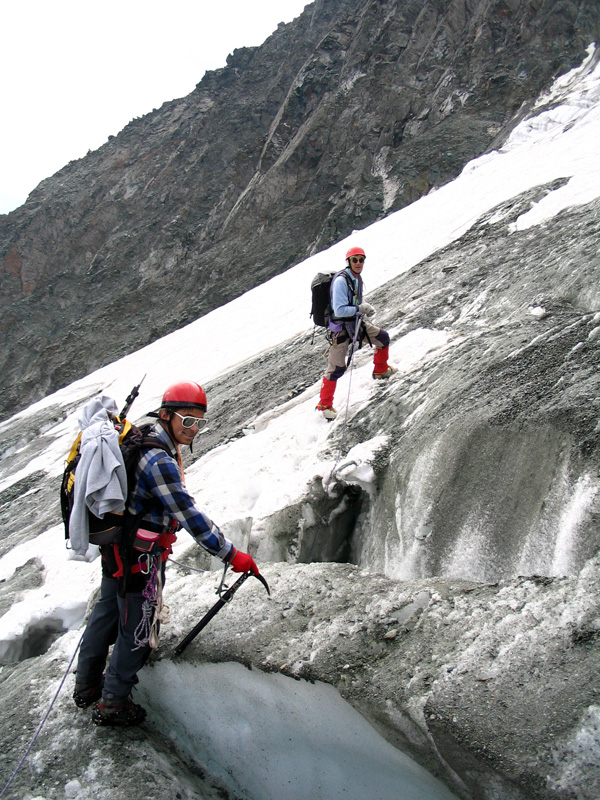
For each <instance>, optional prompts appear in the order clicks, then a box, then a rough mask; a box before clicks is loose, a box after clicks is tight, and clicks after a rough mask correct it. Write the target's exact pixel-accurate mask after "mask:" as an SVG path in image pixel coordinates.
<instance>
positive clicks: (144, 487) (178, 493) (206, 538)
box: [127, 424, 233, 561]
mask: <svg viewBox="0 0 600 800" xmlns="http://www.w3.org/2000/svg"><path fill="white" fill-rule="evenodd" d="M150 436H156V437H157V438H158V439H160V440H161V442H164V443H165V444H166V445H167V446H168V447H169V450H170V452H171V453H172V455H169V454H168V453H166V452H165V451H164V450H158V449H157V450H154V449H153V448H151V447H149V448H145V449H144V450H143V451H142V456H141V458H140V460H139V463H138V466H137V469H136V472H135V480H134V488H133V491H132V492H131V493H130V495H129V500H128V505H127V510H128V511H129V512H130V513H131V514H139V513H140V512H141V511H143V510H144V508H147V507H148V508H149V510H148V511H147V512H146V513H145V514H144V516H143V517H142V522H141V527H144V526H146V525H148V527H150V528H151V529H152V530H156V531H160V532H166V531H167V530H169V527H170V525H171V520H172V519H173V518H174V519H175V520H176V521H177V522H178V523H179V526H181V527H183V528H185V529H186V530H187V531H188V532H189V533H191V535H192V536H193V537H194V539H195V540H196V542H197V543H198V544H199V545H201V546H202V547H204V549H205V550H208V552H209V553H210V554H211V555H213V556H216V557H217V558H220V559H222V560H223V561H225V560H226V559H228V558H229V556H230V555H231V554H232V553H233V545H232V543H231V542H230V541H229V540H228V539H226V538H225V537H224V536H223V534H222V533H221V531H220V530H219V528H218V527H217V526H216V525H215V524H214V522H213V521H212V520H211V519H209V518H208V517H207V516H206V515H205V514H203V513H202V512H201V511H200V510H199V509H198V507H197V506H196V503H195V501H194V498H193V497H192V496H191V494H190V493H189V492H188V490H187V489H186V487H185V484H184V483H183V478H182V475H181V470H180V469H179V464H178V463H177V458H176V456H177V453H176V450H175V447H174V445H173V442H172V441H171V438H170V436H169V435H168V433H167V431H166V430H165V429H164V428H163V427H162V425H160V424H156V425H155V426H154V427H153V428H152V431H151V432H150ZM157 501H158V502H157ZM150 504H151V505H150Z"/></svg>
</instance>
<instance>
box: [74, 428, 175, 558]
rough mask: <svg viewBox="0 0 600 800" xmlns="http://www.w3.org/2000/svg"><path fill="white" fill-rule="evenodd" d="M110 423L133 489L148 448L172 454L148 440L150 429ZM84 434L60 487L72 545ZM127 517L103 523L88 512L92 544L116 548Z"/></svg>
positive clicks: (118, 516) (106, 518)
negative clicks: (71, 526)
mask: <svg viewBox="0 0 600 800" xmlns="http://www.w3.org/2000/svg"><path fill="white" fill-rule="evenodd" d="M111 421H112V422H113V424H114V426H115V430H117V431H118V432H119V449H120V450H121V454H122V456H123V463H124V465H125V471H126V473H127V486H128V487H129V489H130V488H131V485H132V482H133V478H134V476H135V470H136V467H137V464H138V461H139V459H140V456H141V453H142V450H143V449H144V448H148V447H157V448H159V449H160V450H165V451H166V452H169V449H168V447H167V445H166V444H163V442H161V441H160V440H159V439H157V438H156V437H152V436H148V433H149V431H150V429H151V427H152V426H151V425H144V426H143V427H142V428H138V427H136V426H135V425H132V424H131V422H129V420H127V419H123V420H121V419H120V418H119V417H112V416H111ZM80 444H81V433H80V434H79V435H78V436H77V438H76V439H75V441H74V442H73V446H72V447H71V450H70V452H69V455H68V456H67V464H66V466H65V470H64V472H63V477H62V481H61V486H60V507H61V512H62V519H63V524H64V527H65V540H67V542H68V541H69V538H70V536H69V521H70V518H71V512H72V510H73V503H74V498H75V481H76V479H77V465H78V464H79V461H80V459H81V452H80ZM125 520H126V514H125V512H123V513H119V514H116V513H109V514H105V515H104V517H103V518H102V519H100V518H99V517H96V516H95V515H94V514H93V513H92V512H91V511H90V510H89V509H88V522H89V529H90V534H89V541H90V544H96V545H103V544H115V543H118V542H120V541H121V538H122V534H123V529H124V525H125Z"/></svg>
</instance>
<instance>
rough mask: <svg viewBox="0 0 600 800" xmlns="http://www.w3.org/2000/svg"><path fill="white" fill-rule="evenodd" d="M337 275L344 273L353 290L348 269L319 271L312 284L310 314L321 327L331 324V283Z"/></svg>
mask: <svg viewBox="0 0 600 800" xmlns="http://www.w3.org/2000/svg"><path fill="white" fill-rule="evenodd" d="M336 275H343V276H344V278H345V279H346V283H347V284H348V287H349V288H350V290H351V291H352V290H353V288H354V287H353V286H352V281H351V280H350V278H349V277H348V275H347V273H346V270H341V271H340V270H338V271H336V272H317V274H316V275H315V277H314V278H313V279H312V283H311V284H310V290H311V292H312V307H311V310H310V316H311V317H312V318H313V322H314V323H315V325H318V326H319V327H321V328H327V327H328V326H329V320H330V318H331V316H332V312H331V284H332V282H333V279H334V278H335V277H336Z"/></svg>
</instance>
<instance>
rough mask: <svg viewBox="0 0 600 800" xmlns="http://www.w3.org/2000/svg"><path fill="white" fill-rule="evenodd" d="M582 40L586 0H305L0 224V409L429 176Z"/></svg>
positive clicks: (498, 136) (282, 265) (230, 288)
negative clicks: (296, 12)
mask: <svg viewBox="0 0 600 800" xmlns="http://www.w3.org/2000/svg"><path fill="white" fill-rule="evenodd" d="M599 34H600V17H599V15H598V9H597V4H596V3H595V2H593V1H592V0H564V1H562V2H559V3H557V2H554V0H466V1H465V0H431V1H430V2H422V0H316V1H315V2H314V3H312V4H311V5H309V6H307V7H306V8H305V11H304V13H303V14H302V15H301V16H300V17H299V18H298V19H296V20H295V21H294V22H293V23H290V24H289V25H282V26H280V27H279V29H278V30H277V31H276V32H275V33H274V34H273V35H272V36H271V37H270V38H269V39H268V40H267V41H266V42H265V43H264V44H263V45H262V46H261V47H257V48H244V49H240V50H235V51H234V53H233V54H232V55H231V56H230V57H229V58H228V61H227V66H226V67H224V68H223V69H220V70H217V71H215V72H211V73H207V74H206V75H205V76H204V78H203V79H202V80H201V82H200V83H199V84H198V86H197V87H196V89H195V90H194V91H193V92H192V93H191V94H190V95H189V96H188V97H185V98H182V99H179V100H173V101H171V102H167V103H165V104H164V105H163V106H162V107H161V108H160V109H158V110H155V111H153V112H152V113H151V114H148V115H147V116H145V117H144V118H142V119H137V120H134V121H132V122H131V123H130V124H129V125H128V126H127V127H126V128H125V129H124V130H123V131H121V132H120V133H118V135H116V136H114V137H111V138H110V140H109V141H108V142H107V143H106V144H105V145H104V146H103V147H101V148H100V149H99V150H97V151H95V152H90V153H89V154H88V155H87V156H86V157H85V158H83V159H81V160H79V161H76V162H71V163H69V164H68V165H67V166H65V167H64V169H62V170H61V171H60V172H58V173H57V174H56V175H54V176H52V177H51V178H48V179H47V180H45V181H43V182H42V183H41V184H40V185H39V186H38V187H37V189H36V190H35V191H34V192H32V194H31V195H30V197H29V199H28V201H27V202H26V203H25V205H24V206H22V207H21V208H19V209H17V210H16V211H14V212H12V213H11V214H9V215H6V216H3V217H2V218H1V219H0V270H1V271H0V281H1V287H2V292H1V299H0V303H1V306H0V310H1V315H0V317H1V323H0V325H1V331H2V340H3V342H4V346H3V349H2V353H1V355H0V365H1V369H2V375H3V382H2V387H1V389H0V414H1V415H2V416H7V415H10V414H12V413H14V412H15V411H16V410H18V409H19V408H22V407H24V406H26V405H27V404H29V403H30V402H31V401H33V400H35V399H38V398H40V397H42V396H44V395H45V394H47V393H48V392H50V391H53V390H55V389H57V388H59V387H61V386H63V385H65V384H67V383H69V382H70V381H72V380H74V379H75V378H77V377H79V376H81V375H84V374H87V373H89V372H90V371H91V370H93V369H94V368H96V367H98V366H100V365H102V364H106V363H108V362H110V361H112V360H114V359H115V358H116V357H118V356H120V355H122V354H124V353H127V352H130V351H132V350H134V349H136V348H139V347H140V346H142V345H144V344H146V343H149V342H151V341H153V340H155V339H156V338H158V337H160V336H162V335H164V334H165V333H168V332H170V331H172V330H174V329H177V328H179V327H180V326H181V325H182V324H183V323H185V322H188V321H190V320H192V319H195V318H196V317H198V316H200V315H203V314H205V313H206V312H208V311H209V310H211V309H213V308H215V307H217V306H219V305H221V304H223V303H226V302H227V301H229V300H231V299H232V298H234V297H236V296H238V295H240V294H241V293H243V292H245V291H247V290H248V289H250V288H251V287H252V286H255V285H257V284H258V283H260V282H262V281H264V280H266V279H268V278H269V277H272V276H273V275H275V274H278V273H280V272H282V271H283V270H285V269H286V268H287V267H289V266H290V265H292V264H295V263H297V262H298V261H300V260H301V259H303V258H304V257H306V256H307V255H309V254H311V253H314V252H316V251H318V250H320V249H322V248H324V247H326V246H328V245H330V244H331V243H333V242H335V241H337V240H339V239H340V238H343V237H344V236H345V235H347V234H349V233H350V232H351V231H352V230H353V229H357V228H361V227H364V226H366V225H367V224H368V223H371V222H373V221H374V220H377V219H380V218H382V217H384V216H385V215H386V214H388V213H389V212H390V211H393V210H396V209H399V208H401V207H403V206H405V205H407V204H409V203H411V202H412V201H414V200H415V199H417V198H419V197H420V196H422V195H423V194H425V193H427V192H428V191H429V190H430V189H431V188H433V187H438V186H440V185H442V184H444V183H445V182H447V181H449V180H450V179H452V178H453V177H455V176H456V175H457V174H458V173H459V172H460V171H461V169H462V166H463V165H464V164H465V162H467V161H468V160H469V159H471V158H473V157H474V156H476V155H478V154H480V153H482V152H484V151H485V150H486V149H487V148H489V147H491V146H492V145H494V146H496V145H497V144H498V143H499V142H500V141H501V140H502V139H503V138H504V137H505V136H506V134H507V132H508V131H509V130H510V129H511V127H512V126H513V125H514V122H515V118H516V117H515V115H516V114H517V113H518V112H519V110H520V109H522V108H524V107H525V106H527V104H528V102H530V101H531V100H532V99H534V98H535V97H537V95H538V93H539V91H540V89H541V88H542V87H544V86H546V85H547V84H548V82H549V81H550V79H551V78H552V77H553V76H555V75H556V74H558V73H560V72H562V71H565V70H566V69H567V68H569V67H571V66H572V65H573V64H574V63H576V62H579V61H580V60H581V57H582V54H583V51H584V50H585V48H586V47H587V46H588V45H589V43H590V41H593V40H597V39H598V35H599ZM399 246H400V243H399ZM257 313H260V309H257ZM224 333H225V332H222V331H219V332H217V331H215V336H221V335H224ZM225 335H226V334H225ZM202 345H203V346H205V347H210V346H211V343H210V341H208V342H203V343H202Z"/></svg>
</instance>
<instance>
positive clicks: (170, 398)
mask: <svg viewBox="0 0 600 800" xmlns="http://www.w3.org/2000/svg"><path fill="white" fill-rule="evenodd" d="M161 408H199V409H200V410H201V411H206V393H205V391H204V389H203V388H202V387H201V386H200V385H199V384H197V383H193V382H192V381H182V382H181V383H174V384H173V385H172V386H169V388H168V389H166V390H165V393H164V394H163V399H162V403H161Z"/></svg>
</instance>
